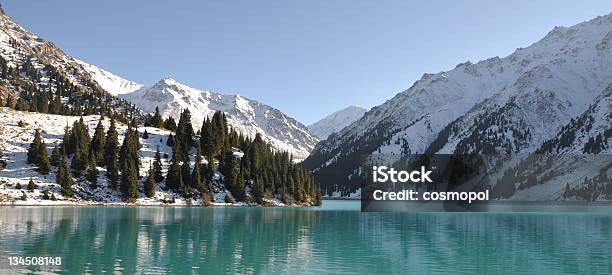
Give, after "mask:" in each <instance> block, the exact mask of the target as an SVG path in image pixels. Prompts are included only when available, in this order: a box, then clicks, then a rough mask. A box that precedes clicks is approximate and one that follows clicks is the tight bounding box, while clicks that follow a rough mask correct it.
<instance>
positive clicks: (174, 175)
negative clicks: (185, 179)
mask: <svg viewBox="0 0 612 275" xmlns="http://www.w3.org/2000/svg"><path fill="white" fill-rule="evenodd" d="M177 146H178V144H174V146H173V147H172V149H173V153H172V159H171V160H170V167H169V168H168V174H167V175H166V186H167V187H168V188H170V189H172V190H174V191H179V188H180V184H179V174H180V173H181V167H180V161H179V160H178V155H177V154H175V153H174V152H176V151H177V150H178V148H177Z"/></svg>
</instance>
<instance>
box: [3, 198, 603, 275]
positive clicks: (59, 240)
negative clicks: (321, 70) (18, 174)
mask: <svg viewBox="0 0 612 275" xmlns="http://www.w3.org/2000/svg"><path fill="white" fill-rule="evenodd" d="M359 206H360V204H359V202H355V201H325V202H324V206H322V207H315V208H174V207H0V230H1V231H0V232H1V234H0V257H1V258H0V274H7V273H11V272H24V271H26V272H27V271H47V272H52V273H69V274H82V273H93V274H98V273H103V272H105V273H114V272H116V271H119V272H121V273H124V274H131V273H138V274H141V273H146V274H155V273H162V274H165V273H174V274H216V273H253V274H260V273H264V274H279V273H289V274H303V273H315V274H321V273H333V274H354V273H361V274H379V273H404V274H405V273H407V272H410V273H417V274H428V273H439V274H449V273H452V274H462V273H463V274H474V273H476V274H483V273H489V274H500V273H501V274H559V273H566V274H578V273H582V274H594V273H603V274H609V273H612V212H611V213H610V214H607V213H523V214H521V213H361V212H359ZM10 256H22V257H28V256H29V257H32V256H36V257H38V256H51V257H62V265H61V266H44V267H42V266H31V267H23V266H22V267H14V266H13V267H11V266H8V260H7V259H8V257H10Z"/></svg>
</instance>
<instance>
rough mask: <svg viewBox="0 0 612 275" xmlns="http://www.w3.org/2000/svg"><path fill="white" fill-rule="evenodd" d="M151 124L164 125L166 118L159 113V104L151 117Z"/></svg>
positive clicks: (155, 125) (160, 126) (157, 126)
mask: <svg viewBox="0 0 612 275" xmlns="http://www.w3.org/2000/svg"><path fill="white" fill-rule="evenodd" d="M150 124H151V126H153V127H156V128H162V127H164V119H163V118H162V116H161V115H160V114H159V107H157V106H155V114H154V115H153V117H152V118H151V121H150Z"/></svg>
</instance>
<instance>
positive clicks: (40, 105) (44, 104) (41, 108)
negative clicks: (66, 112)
mask: <svg viewBox="0 0 612 275" xmlns="http://www.w3.org/2000/svg"><path fill="white" fill-rule="evenodd" d="M36 103H37V108H36V109H38V112H40V113H48V112H49V98H48V97H47V93H46V92H41V93H40V98H38V100H37V102H36Z"/></svg>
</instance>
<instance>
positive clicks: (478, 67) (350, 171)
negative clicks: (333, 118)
mask: <svg viewBox="0 0 612 275" xmlns="http://www.w3.org/2000/svg"><path fill="white" fill-rule="evenodd" d="M611 40H612V14H611V15H606V16H600V17H597V18H595V19H593V20H591V21H588V22H584V23H580V24H577V25H575V26H572V27H555V28H554V29H553V30H552V31H550V32H549V33H548V34H547V35H546V36H545V37H544V38H543V39H541V40H540V41H538V42H537V43H534V44H532V45H531V46H529V47H527V48H520V49H517V50H516V51H515V52H514V53H512V54H511V55H509V56H507V57H504V58H499V57H494V58H490V59H487V60H484V61H480V62H477V63H471V62H465V63H462V64H459V65H457V66H456V68H454V69H452V70H450V71H446V72H440V73H437V74H425V75H423V77H422V78H421V79H420V80H418V81H417V82H415V83H414V85H412V87H410V88H409V89H408V90H406V91H404V92H401V93H399V94H397V95H396V96H394V97H393V98H392V99H390V100H388V101H387V102H385V103H384V104H382V105H380V106H376V107H374V108H372V109H371V110H370V111H368V112H367V113H366V114H365V115H364V117H363V118H361V119H360V120H358V121H357V122H355V123H353V124H352V125H351V127H347V128H344V129H343V130H342V131H340V132H339V133H338V134H337V135H334V136H332V137H330V138H329V139H327V140H325V141H323V142H321V143H319V144H318V145H317V147H316V148H315V150H314V151H313V152H312V154H311V155H310V157H309V158H308V159H307V160H306V161H305V165H306V166H307V167H309V168H310V169H312V170H314V171H316V174H315V175H316V176H317V178H318V180H319V181H320V182H322V184H323V186H325V185H327V186H332V185H333V184H338V183H346V184H345V185H343V186H341V187H340V189H343V188H344V191H347V192H348V191H351V190H355V189H356V188H357V187H358V186H356V181H352V180H351V176H352V175H356V174H357V173H358V171H359V170H358V169H357V168H358V165H359V159H360V156H363V155H370V154H373V153H381V154H418V153H512V154H515V153H530V152H535V151H537V150H538V149H539V148H540V147H541V146H543V144H544V143H545V142H547V141H549V140H551V139H555V138H557V134H558V133H559V131H561V130H562V129H563V128H564V127H566V128H567V127H570V126H569V125H571V124H572V123H575V120H577V119H578V117H579V116H581V115H582V114H583V113H584V112H587V111H588V109H589V106H594V105H598V104H597V103H596V102H595V101H596V100H598V99H599V102H601V103H604V104H601V103H600V104H599V105H598V106H599V107H597V108H596V110H594V111H593V112H594V114H593V115H594V118H598V119H600V118H602V117H606V115H607V116H608V117H609V114H610V110H611V107H610V105H609V101H605V100H604V99H603V98H605V92H604V91H605V90H606V89H607V87H608V86H609V85H610V84H611V83H612V70H611V69H610V68H611V67H612V49H611V47H612V45H610V43H611V42H612V41H611ZM602 100H603V101H602ZM605 102H607V103H608V104H605ZM596 124H597V125H599V124H602V125H603V126H601V127H585V128H584V130H583V131H584V132H583V133H581V136H584V138H580V140H585V141H588V140H589V139H593V138H596V136H597V135H598V134H599V133H601V134H602V135H604V133H606V131H607V133H608V135H607V136H602V137H601V140H602V143H603V144H604V145H602V146H603V147H604V149H603V150H602V151H601V152H610V146H611V145H612V141H611V140H610V138H611V137H610V135H609V132H610V131H609V130H608V129H610V127H611V126H610V124H609V123H607V125H606V122H605V121H603V122H599V121H598V122H597V123H596ZM576 127H577V126H573V128H576ZM606 144H607V145H606ZM580 147H584V145H582V144H580V145H576V147H575V149H576V150H577V151H579V152H580V153H582V152H583V151H582V150H579V149H578V148H580ZM353 178H354V177H353Z"/></svg>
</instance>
